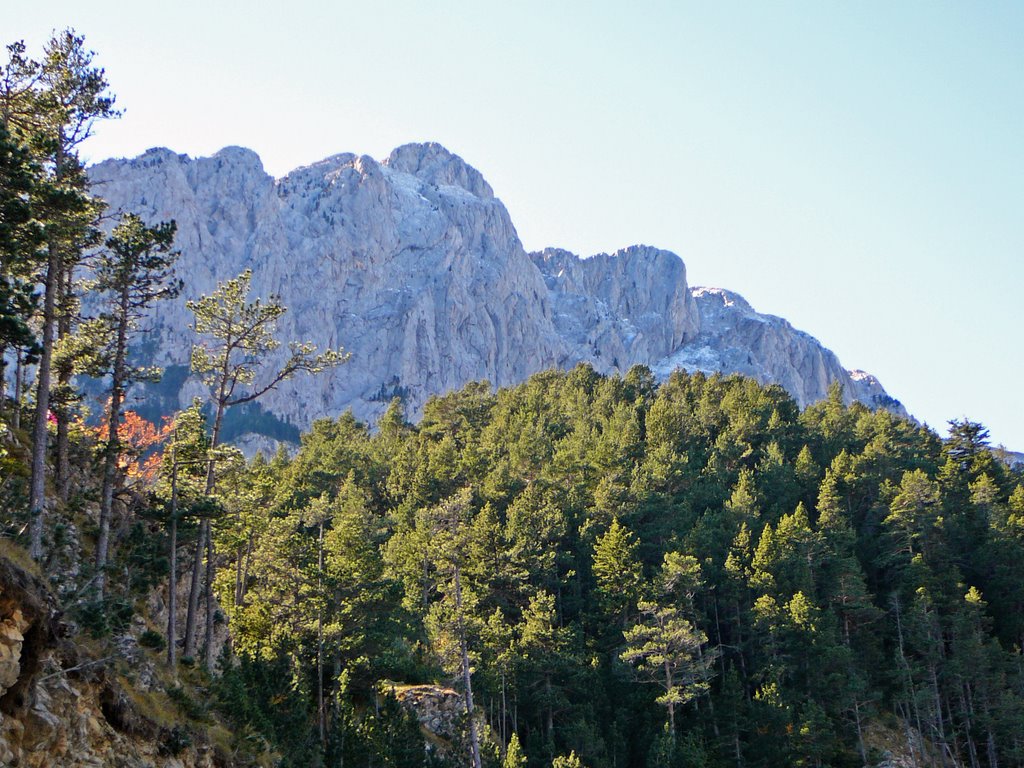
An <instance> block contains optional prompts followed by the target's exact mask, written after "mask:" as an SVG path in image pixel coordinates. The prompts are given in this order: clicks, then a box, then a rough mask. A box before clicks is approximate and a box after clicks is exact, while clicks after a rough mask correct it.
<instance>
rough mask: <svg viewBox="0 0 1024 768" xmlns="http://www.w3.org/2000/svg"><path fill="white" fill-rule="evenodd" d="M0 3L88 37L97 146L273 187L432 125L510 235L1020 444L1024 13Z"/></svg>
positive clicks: (874, 6)
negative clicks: (732, 311)
mask: <svg viewBox="0 0 1024 768" xmlns="http://www.w3.org/2000/svg"><path fill="white" fill-rule="evenodd" d="M3 5H4V6H5V7H4V8H3V12H2V14H0V17H2V19H3V22H2V31H3V35H2V37H3V41H4V42H5V43H6V42H10V41H13V40H16V39H24V40H25V42H26V44H28V46H29V49H30V51H31V52H38V51H39V50H40V49H41V46H42V44H43V42H44V41H45V40H46V38H47V37H48V36H49V34H50V33H51V31H52V30H54V29H58V30H59V29H62V28H65V27H73V28H74V29H75V30H76V31H78V32H79V33H81V34H84V35H85V37H86V41H87V43H88V44H89V47H91V48H92V49H93V50H95V51H96V52H97V55H96V59H95V61H96V63H98V64H99V65H101V66H103V67H105V69H106V72H107V77H108V80H109V82H110V84H111V89H112V91H113V92H114V93H116V94H117V101H118V105H119V106H120V107H121V108H122V109H123V110H124V114H123V116H122V117H121V118H120V119H119V120H117V121H112V122H107V123H104V124H102V125H98V126H97V127H96V132H95V135H94V136H93V137H92V138H91V139H90V140H89V142H88V143H87V144H86V145H85V146H84V149H83V154H84V155H86V156H87V157H88V158H90V159H91V160H93V161H98V160H101V159H104V158H107V157H112V156H113V157H131V156H134V155H136V154H139V153H140V152H142V151H144V150H146V149H147V148H150V147H154V146H166V147H169V148H171V149H173V150H175V151H176V152H183V153H187V154H189V155H192V156H201V155H209V154H212V153H213V152H216V151H217V150H218V149H220V148H222V147H224V146H228V145H241V146H246V147H249V148H251V149H254V150H255V151H256V152H257V153H259V155H260V156H261V157H262V159H263V163H264V166H265V168H266V169H267V170H268V171H269V172H270V173H272V174H274V175H275V176H281V175H284V174H285V173H287V172H288V171H290V170H291V169H293V168H295V167H298V166H300V165H305V164H309V163H312V162H314V161H316V160H319V159H321V158H323V157H326V156H328V155H331V154H335V153H338V152H356V153H363V154H369V155H371V156H373V157H376V158H378V159H382V158H384V157H386V156H387V155H388V154H389V152H390V151H391V149H392V148H394V147H396V146H399V145H401V144H405V143H408V142H411V141H438V142H440V143H442V144H444V145H445V146H446V147H447V148H448V149H450V150H451V151H453V152H455V153H457V154H459V155H461V156H462V157H463V158H464V159H465V160H466V161H468V162H469V163H470V164H472V165H473V166H474V167H476V168H477V169H478V170H480V171H481V172H482V173H483V175H484V177H485V178H486V179H487V180H488V181H489V182H490V184H491V186H492V187H493V188H494V190H495V193H496V194H497V195H498V197H500V198H501V199H502V201H503V202H504V203H505V205H506V207H507V208H508V210H509V212H510V214H511V216H512V220H513V222H514V223H515V225H516V228H517V230H518V232H519V236H520V238H521V239H522V241H523V243H524V245H525V246H526V248H527V249H528V250H534V249H540V248H543V247H546V246H557V247H562V248H567V249H569V250H572V251H574V252H576V253H578V254H580V255H591V254H594V253H598V252H612V251H615V250H617V249H619V248H622V247H625V246H627V245H631V244H634V243H644V244H648V245H655V246H658V247H661V248H665V249H668V250H671V251H674V252H675V253H678V254H679V255H680V256H681V257H682V258H683V260H684V262H685V263H686V267H687V276H688V281H689V283H690V284H691V285H714V286H719V287H725V288H729V289H732V290H734V291H737V292H738V293H740V294H742V295H743V296H745V297H746V298H747V300H748V301H750V303H751V304H752V305H753V306H754V308H755V309H757V310H758V311H760V312H765V313H770V314H776V315H781V316H783V317H785V318H787V319H788V320H790V321H791V322H792V323H793V324H794V325H795V326H796V327H797V328H800V329H802V330H806V331H808V332H809V333H811V334H812V335H814V336H815V337H816V338H818V339H819V340H820V341H821V342H822V343H823V344H825V345H826V346H827V347H829V348H830V349H832V350H833V351H834V352H836V354H837V355H838V356H839V358H840V360H841V361H842V363H843V364H844V365H845V366H846V367H847V368H860V369H863V370H866V371H869V372H870V373H873V374H875V375H876V376H877V377H878V378H879V379H880V380H881V382H882V384H883V385H884V386H885V387H886V389H887V390H888V391H889V393H890V394H891V395H893V396H895V397H897V398H898V399H900V400H901V401H902V402H903V403H904V404H905V405H906V407H907V408H908V410H909V411H910V412H911V413H912V414H914V415H915V416H916V417H917V418H919V419H920V420H922V421H925V422H927V423H928V424H930V425H931V426H932V427H934V428H936V429H937V430H939V431H940V432H942V431H943V430H944V427H945V424H946V422H947V421H948V420H949V419H962V418H969V419H971V420H973V421H980V422H982V423H983V424H985V425H986V426H987V427H988V428H989V430H990V431H991V438H992V441H993V443H994V444H999V443H1001V444H1004V445H1006V446H1007V447H1009V448H1011V449H1013V450H1018V451H1024V407H1022V406H1021V400H1022V399H1024V397H1022V395H1024V391H1022V388H1021V383H1022V382H1024V352H1022V350H1024V345H1022V343H1021V340H1020V339H1021V332H1022V331H1024V45H1021V42H1020V41H1021V40H1022V39H1024V4H1022V3H1016V2H997V1H994V2H987V3H963V2H957V3H953V2H941V1H938V0H937V1H935V2H915V1H914V0H906V1H905V2H900V3H885V2H881V1H880V0H878V1H871V2H863V3H846V2H825V1H822V0H815V1H813V2H812V1H811V0H808V1H807V2H773V3H736V2H728V0H725V1H723V2H716V3H707V2H693V3H690V2H681V1H680V0H673V1H672V2H647V1H645V0H637V2H632V3H625V2H602V1H600V0H591V2H570V1H569V0H561V1H560V2H552V1H551V0H546V1H545V2H536V1H534V0H517V1H516V2H508V1H507V0H506V1H505V2H490V1H489V0H474V1H472V2H469V1H467V2H446V0H433V2H430V3H426V2H422V0H400V1H396V2H389V1H388V0H377V2H345V1H344V0H334V1H333V2H328V1H327V0H323V1H316V2H314V1H312V0H310V1H308V2H307V1H305V0H291V1H290V2H288V3H273V4H271V3H262V2H256V1H254V0H249V1H248V2H232V1H230V0H220V1H219V2H208V1H207V2H202V3H200V2H195V1H194V0H178V2H174V3H130V4H126V3H122V2H109V1H108V0H90V1H89V2H81V0H73V1H67V0H47V2H45V3H31V4H30V3H25V2H19V3H17V4H14V3H12V2H11V0H3ZM7 6H10V7H7ZM264 6H266V7H265V8H264Z"/></svg>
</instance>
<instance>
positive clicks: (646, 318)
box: [90, 143, 904, 431]
mask: <svg viewBox="0 0 1024 768" xmlns="http://www.w3.org/2000/svg"><path fill="white" fill-rule="evenodd" d="M90 176H91V179H92V181H93V183H94V189H95V191H96V192H97V193H98V194H100V195H101V196H102V197H104V198H105V199H106V200H107V202H108V203H109V204H110V206H111V208H112V209H113V210H114V211H117V210H131V211H135V212H137V213H139V214H140V215H141V216H143V218H145V219H147V220H149V221H159V220H167V219H174V220H176V221H177V224H178V238H177V247H178V248H180V250H181V252H182V256H181V259H180V260H179V262H178V272H179V274H181V275H183V276H187V281H186V282H187V290H186V292H187V294H188V295H187V296H186V298H193V297H196V296H198V295H200V294H204V293H209V292H210V291H211V290H213V289H214V288H215V287H216V284H217V282H218V281H222V280H225V279H227V278H230V277H234V276H235V275H237V274H238V273H239V272H241V271H242V270H243V269H245V268H247V267H248V268H251V269H252V271H253V279H252V285H253V291H254V293H255V294H257V295H262V296H266V295H269V294H272V293H273V294H278V295H280V296H281V298H282V300H283V302H284V304H285V305H286V306H287V307H288V308H289V312H288V313H287V314H286V315H285V316H284V318H283V320H282V323H281V328H280V331H281V335H282V338H285V339H297V340H303V341H307V340H308V341H313V342H315V343H316V344H318V345H320V346H328V345H330V346H338V345H341V346H344V347H345V349H346V350H348V351H350V352H351V353H352V361H351V363H350V364H349V365H347V366H343V367H342V368H339V369H337V370H334V371H331V372H329V373H327V374H325V375H322V376H318V377H315V378H302V379H299V380H295V381H291V382H285V383H284V384H283V385H282V386H281V387H280V388H279V389H278V390H277V391H275V392H272V393H270V394H269V395H268V396H267V397H266V398H264V399H263V400H262V401H261V402H262V403H263V404H264V407H265V408H266V409H267V410H268V411H270V412H271V413H273V414H274V415H275V416H277V417H278V418H280V419H283V420H284V421H287V422H290V423H291V424H293V425H295V426H297V427H300V428H305V427H307V426H308V425H309V423H310V422H311V421H312V420H313V419H315V418H318V417H322V416H330V415H335V414H338V413H340V412H341V411H343V410H344V409H346V408H351V409H352V410H353V412H354V413H355V414H356V416H358V417H360V418H364V419H372V418H374V417H375V416H377V415H378V414H379V413H380V412H381V411H382V410H383V409H384V408H385V407H386V405H387V403H388V402H389V401H390V400H391V398H393V397H395V396H401V397H403V398H404V400H405V403H406V404H407V408H408V409H409V413H410V415H415V414H416V413H417V412H418V411H419V409H420V408H421V407H422V405H423V403H424V402H425V401H426V399H427V398H428V397H429V396H431V395H433V394H438V393H443V392H446V391H449V390H452V389H455V388H458V387H460V386H462V385H463V384H465V383H466V382H468V381H472V380H478V379H486V380H488V381H490V382H491V383H493V384H495V385H498V386H504V385H510V384H514V383H516V382H519V381H521V380H523V379H525V378H526V377H527V376H529V375H530V374H532V373H535V372H537V371H540V370H543V369H546V368H550V367H553V366H558V367H563V368H564V367H569V366H572V365H575V364H576V363H579V362H586V363H590V364H591V365H593V366H594V368H595V369H597V370H598V371H600V372H611V371H625V370H627V369H628V368H629V367H630V366H633V365H635V364H644V365H648V366H650V367H651V368H652V369H653V370H654V371H655V372H656V373H657V374H659V375H667V374H668V373H669V372H670V371H671V370H672V369H673V368H675V367H684V368H687V369H689V370H702V371H723V372H726V373H732V372H739V373H743V374H746V375H750V376H753V377H754V378H757V379H759V380H760V381H762V382H777V383H779V384H782V385H783V386H785V387H786V388H787V389H788V390H789V391H790V392H791V393H792V395H793V397H794V398H795V399H796V400H797V401H798V402H799V403H800V404H801V405H807V404H809V403H812V402H814V401H816V400H819V399H821V398H822V397H824V396H825V394H826V392H827V390H828V387H829V386H830V385H831V384H832V383H833V382H839V383H840V385H841V387H842V389H843V393H844V397H845V398H846V399H847V400H848V401H850V400H860V401H863V402H865V403H867V404H868V405H870V406H872V407H879V406H881V407H886V408H891V409H893V410H895V411H897V412H899V413H904V411H903V409H902V406H900V405H899V403H898V402H897V401H895V400H893V399H892V398H890V397H889V396H888V395H887V394H886V393H885V391H884V390H883V389H882V387H881V385H880V384H879V383H878V382H877V380H875V379H874V378H873V377H870V376H867V375H866V374H860V373H856V374H851V373H850V372H848V371H846V370H845V369H843V367H842V366H841V365H840V364H839V361H838V360H837V358H836V356H835V355H834V354H833V353H832V352H830V351H829V350H827V349H825V348H824V347H823V346H822V345H821V344H820V343H818V342H817V341H816V340H815V339H814V338H812V337H811V336H809V335H807V334H805V333H802V332H800V331H797V330H796V329H794V328H793V327H792V326H790V324H789V323H787V322H786V321H785V320H782V319H781V318H777V317H772V316H769V315H762V314H758V313H757V312H755V311H754V310H753V309H752V308H751V307H750V306H749V305H748V304H747V302H746V301H744V300H743V299H742V298H741V297H739V296H738V295H736V294H734V293H731V292H729V291H723V290H719V289H714V288H699V289H691V288H690V287H689V286H688V284H687V281H686V268H685V266H684V264H683V262H682V260H681V259H680V258H679V257H678V256H676V255H675V254H673V253H671V252H669V251H663V250H659V249H656V248H651V247H647V246H633V247H630V248H626V249H624V250H621V251H618V252H616V253H614V254H610V255H609V254H598V255H596V256H592V257H590V258H580V257H579V256H577V255H575V254H572V253H569V252H567V251H563V250H556V249H547V250H545V251H543V252H540V253H532V254H527V253H526V252H525V250H524V249H523V246H522V244H521V243H520V241H519V237H518V235H517V234H516V230H515V227H514V226H513V224H512V220H511V218H510V217H509V214H508V211H507V210H506V209H505V206H504V205H503V204H502V203H501V201H500V200H498V199H497V198H496V197H495V196H494V193H493V191H492V189H491V187H490V185H489V184H488V183H487V182H486V181H485V180H484V178H483V176H482V175H481V174H480V173H479V172H478V171H477V170H476V169H474V168H473V167H471V166H470V165H468V164H467V163H466V162H465V161H463V160H462V158H460V157H459V156H458V155H455V154H453V153H451V152H449V151H448V150H446V149H445V148H444V147H442V146H441V145H439V144H434V143H427V144H407V145H405V146H402V147H399V148H398V149H396V150H394V151H393V152H392V153H391V155H390V156H389V157H388V158H387V159H386V160H385V161H383V162H378V161H376V160H374V159H373V158H371V157H368V156H366V155H362V156H357V155H354V154H339V155H334V156H332V157H329V158H326V159H325V160H322V161H320V162H318V163H314V164H312V165H309V166H306V167H303V168H298V169H296V170H294V171H292V172H291V173H289V174H288V175H287V176H285V177H284V178H281V179H274V178H272V177H271V176H270V175H268V174H267V173H266V172H265V171H264V169H263V166H262V163H261V162H260V159H259V157H258V156H257V155H256V154H255V153H254V152H252V151H250V150H247V149H242V148H239V147H228V148H226V149H222V150H221V151H220V152H218V153H217V154H215V155H213V156H212V157H204V158H195V159H193V158H190V157H188V156H186V155H179V154H175V153H173V152H171V151H169V150H167V149H152V150H149V151H147V152H146V153H144V154H143V155H141V156H139V157H136V158H134V159H118V160H108V161H105V162H103V163H100V164H98V165H96V166H94V167H93V168H92V169H91V170H90ZM151 320H152V327H153V333H152V334H151V336H150V339H151V344H150V345H149V348H148V349H147V352H146V354H147V356H148V357H149V358H150V359H151V362H153V363H156V364H159V365H162V366H165V367H166V368H167V369H168V375H167V376H165V381H164V383H163V385H162V386H161V388H160V390H159V395H160V396H161V397H162V398H163V406H164V407H166V408H167V409H168V410H170V409H171V408H176V407H179V406H181V405H185V404H187V403H188V402H190V400H191V398H192V397H193V395H195V394H198V393H199V392H200V391H201V388H202V384H201V383H200V382H199V381H198V379H195V378H193V377H190V376H189V375H188V369H187V366H188V359H189V349H190V347H191V345H192V342H193V337H192V334H191V331H190V330H189V323H190V320H191V317H190V315H189V313H188V312H187V310H186V309H185V306H184V302H178V303H176V304H175V305H174V306H166V307H161V308H160V309H159V311H158V312H157V313H155V314H154V316H153V317H152V318H151ZM281 354H282V355H283V354H285V352H284V351H283V350H282V351H281ZM153 394H154V393H153V392H150V393H149V396H153ZM253 430H254V431H260V428H259V427H258V426H254V427H253Z"/></svg>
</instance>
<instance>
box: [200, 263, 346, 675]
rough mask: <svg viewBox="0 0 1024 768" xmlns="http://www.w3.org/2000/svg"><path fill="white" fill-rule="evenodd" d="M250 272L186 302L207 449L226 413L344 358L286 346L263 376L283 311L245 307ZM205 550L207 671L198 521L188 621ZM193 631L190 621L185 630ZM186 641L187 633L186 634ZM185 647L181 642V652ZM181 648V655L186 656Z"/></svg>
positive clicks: (210, 482)
mask: <svg viewBox="0 0 1024 768" xmlns="http://www.w3.org/2000/svg"><path fill="white" fill-rule="evenodd" d="M251 280H252V272H251V271H250V270H246V271H245V272H243V273H242V274H241V275H239V276H238V277H236V278H234V279H232V280H228V281H226V282H224V283H221V284H219V285H218V287H217V290H215V291H214V292H213V293H212V294H210V295H209V296H203V297H200V298H199V299H196V300H194V301H188V302H186V305H185V306H186V307H188V309H189V311H191V312H192V314H193V315H194V316H195V324H194V330H195V332H196V333H197V334H198V335H199V336H200V337H202V338H203V341H202V342H201V343H199V344H197V345H196V346H195V347H193V348H192V370H193V371H195V372H196V373H198V374H200V375H201V376H202V377H203V380H204V381H205V382H206V383H207V385H209V386H210V389H211V393H212V402H213V431H212V435H211V448H214V449H216V448H217V446H218V445H219V442H220V432H221V427H222V426H223V423H224V414H225V412H226V411H227V409H228V408H231V407H233V406H236V405H241V404H243V403H249V402H253V401H254V400H256V399H258V398H259V397H261V396H263V395H264V394H266V393H267V392H269V391H270V390H272V389H274V388H275V387H277V385H279V384H280V383H281V382H282V381H286V380H287V379H290V378H292V377H294V376H296V375H297V374H299V373H302V372H306V373H319V372H320V371H323V370H325V369H327V368H332V367H335V366H338V365H341V364H342V363H344V362H345V361H346V360H348V355H347V354H345V353H344V352H342V351H341V350H333V349H329V350H327V351H325V352H320V353H318V352H317V351H316V348H315V347H314V346H313V345H312V344H309V343H300V342H292V343H290V344H289V349H290V355H289V357H288V358H287V360H285V362H284V364H283V365H281V366H280V367H279V368H277V369H276V370H272V371H271V372H270V373H269V374H267V376H266V378H265V379H263V380H261V381H260V382H259V383H257V375H258V374H260V373H263V371H262V369H263V367H264V365H265V361H266V357H267V356H268V355H269V354H270V353H271V352H273V351H274V350H276V349H277V348H278V347H279V346H280V344H281V342H279V341H278V340H277V339H276V338H275V337H274V331H275V330H276V327H277V320H278V319H279V318H280V317H281V315H283V314H284V313H285V312H286V311H287V310H286V308H285V307H284V305H282V304H281V302H280V300H279V299H278V298H277V297H276V296H272V297H271V298H270V299H269V300H268V301H267V302H266V303H263V302H262V301H261V300H260V299H256V300H255V301H253V302H249V301H248V295H249V288H250V283H251ZM214 485H215V475H214V464H213V462H212V461H211V462H210V464H209V469H208V471H207V479H206V491H207V493H211V492H212V491H213V489H214ZM204 546H205V548H206V611H207V622H206V666H207V668H209V669H212V668H213V657H212V653H213V642H212V639H213V634H212V633H213V579H214V570H215V561H214V544H213V537H212V536H211V535H210V522H209V520H204V521H203V524H202V528H201V530H200V541H199V543H198V546H197V548H196V556H195V560H194V561H193V568H192V587H191V591H190V594H189V615H190V616H194V614H195V611H196V609H197V608H196V607H197V605H198V595H199V573H200V570H201V560H202V549H203V547H204ZM188 625H193V626H194V621H191V622H188V623H187V625H186V626H188ZM186 638H187V639H188V638H189V636H188V633H186ZM188 645H189V643H188V642H186V646H188ZM188 650H189V649H188V648H187V647H186V653H187V652H188Z"/></svg>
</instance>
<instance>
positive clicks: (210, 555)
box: [203, 523, 216, 672]
mask: <svg viewBox="0 0 1024 768" xmlns="http://www.w3.org/2000/svg"><path fill="white" fill-rule="evenodd" d="M214 557H215V554H214V551H213V532H212V530H211V528H210V525H209V523H207V526H206V594H205V597H206V647H205V648H204V654H203V660H204V663H205V665H206V669H207V670H209V671H211V672H212V671H213V661H214V659H213V624H214V621H213V620H214V618H215V613H214V607H213V577H214V575H215V574H216V568H215V566H214V562H213V559H214Z"/></svg>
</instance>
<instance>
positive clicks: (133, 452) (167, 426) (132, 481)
mask: <svg viewBox="0 0 1024 768" xmlns="http://www.w3.org/2000/svg"><path fill="white" fill-rule="evenodd" d="M172 430H173V424H172V422H171V419H169V418H164V423H163V426H160V427H158V426H157V425H156V424H153V423H152V422H150V421H146V420H145V419H144V418H142V417H141V416H139V414H137V413H135V411H125V412H124V420H123V421H122V422H121V424H120V425H119V426H118V428H117V436H118V438H120V440H121V455H120V456H119V457H118V461H117V466H118V469H120V470H121V472H122V473H123V476H124V478H125V481H126V483H127V484H129V485H148V484H150V483H152V482H153V481H154V480H156V476H157V473H158V472H159V471H160V462H161V461H162V460H163V454H162V453H161V452H160V451H157V450H154V449H155V448H156V447H157V446H159V445H160V444H161V443H163V442H165V441H166V440H167V438H169V437H170V436H171V431H172ZM107 435H108V432H107V424H106V423H103V424H101V425H100V426H98V427H97V428H96V436H97V437H98V438H99V439H100V440H106V439H107Z"/></svg>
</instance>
